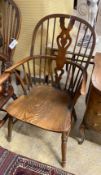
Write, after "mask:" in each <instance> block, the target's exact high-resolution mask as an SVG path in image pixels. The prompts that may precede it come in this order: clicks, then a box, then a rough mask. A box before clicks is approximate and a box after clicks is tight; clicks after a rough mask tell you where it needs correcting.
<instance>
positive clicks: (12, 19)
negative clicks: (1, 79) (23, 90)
mask: <svg viewBox="0 0 101 175" xmlns="http://www.w3.org/2000/svg"><path fill="white" fill-rule="evenodd" d="M20 25H21V17H20V11H19V8H18V7H17V5H16V4H15V2H14V1H13V0H1V1H0V67H1V71H0V73H1V74H2V73H3V72H4V71H5V69H6V68H8V67H9V66H11V65H12V58H13V54H14V50H15V47H14V48H13V49H11V48H10V47H9V45H10V44H11V42H12V41H13V40H14V39H16V40H17V39H18V37H19V32H20ZM7 86H8V82H6V83H5V84H4V86H3V88H4V89H5V91H6V89H7V88H8V87H7ZM3 92H4V91H3ZM13 93H14V91H13V88H11V89H10V91H8V96H7V97H6V93H5V94H3V93H2V92H1V93H0V110H3V109H2V108H3V106H4V105H5V104H6V103H7V101H8V100H9V99H10V98H11V97H12V95H13V97H14V94H13ZM6 119H7V117H5V118H4V119H3V120H0V127H1V126H2V125H3V124H4V123H5V121H6Z"/></svg>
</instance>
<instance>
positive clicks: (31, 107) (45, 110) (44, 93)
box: [6, 85, 71, 132]
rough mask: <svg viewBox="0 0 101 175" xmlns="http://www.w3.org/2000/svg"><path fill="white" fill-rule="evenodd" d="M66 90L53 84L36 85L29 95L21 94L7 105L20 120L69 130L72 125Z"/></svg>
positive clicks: (11, 113)
mask: <svg viewBox="0 0 101 175" xmlns="http://www.w3.org/2000/svg"><path fill="white" fill-rule="evenodd" d="M67 102H68V96H67V94H66V92H62V91H60V90H57V89H55V88H53V87H51V86H47V85H46V86H35V87H33V89H32V90H31V92H30V94H29V95H26V96H21V97H19V98H18V99H17V100H15V101H14V102H13V103H12V104H10V105H9V106H8V107H7V109H6V110H7V112H8V113H9V114H10V115H11V116H14V117H16V118H17V119H19V120H22V121H25V122H28V123H31V124H33V125H36V126H38V127H41V128H43V129H47V130H51V131H57V132H62V131H68V129H69V128H70V126H71V118H70V112H69V110H68V109H67Z"/></svg>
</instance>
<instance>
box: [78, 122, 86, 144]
mask: <svg viewBox="0 0 101 175" xmlns="http://www.w3.org/2000/svg"><path fill="white" fill-rule="evenodd" d="M79 131H80V136H81V138H80V139H79V140H78V144H80V145H81V144H82V143H83V142H84V140H85V126H84V124H81V126H80V129H79Z"/></svg>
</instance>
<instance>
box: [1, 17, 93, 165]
mask: <svg viewBox="0 0 101 175" xmlns="http://www.w3.org/2000/svg"><path fill="white" fill-rule="evenodd" d="M66 20H67V22H66ZM50 21H51V22H52V24H50ZM56 22H57V24H56ZM77 22H78V23H79V24H80V26H81V25H82V24H85V26H86V32H87V30H88V29H89V31H91V36H90V38H89V40H90V39H92V41H95V34H94V31H93V29H92V27H91V26H90V25H89V24H88V23H87V22H84V21H83V20H81V19H79V18H77V17H74V16H69V15H63V14H55V15H49V16H46V17H44V18H43V19H41V20H40V21H39V23H38V24H37V25H36V27H35V29H34V33H33V37H32V45H31V53H30V56H29V57H27V58H25V59H23V60H22V61H20V62H18V63H17V64H15V65H13V66H12V67H10V68H8V69H6V71H5V74H4V78H5V76H6V74H7V77H6V78H5V79H4V81H2V78H0V80H1V81H0V85H1V87H2V84H3V83H4V82H5V81H6V80H7V79H8V78H11V77H12V74H13V75H15V79H17V82H18V83H19V85H18V88H21V87H22V90H23V93H22V95H20V96H19V97H18V98H17V99H16V100H15V101H13V102H12V103H11V104H9V105H8V107H7V108H6V111H7V114H8V117H9V122H8V140H9V141H10V140H11V134H12V127H13V124H14V123H15V119H18V120H21V121H24V122H27V123H29V124H32V125H34V126H37V127H40V128H42V129H44V130H48V131H52V132H57V133H61V134H62V143H61V150H62V166H65V164H66V144H67V139H68V135H69V132H70V129H71V123H72V119H73V118H72V116H73V115H74V116H75V110H74V106H75V103H76V101H77V99H78V97H79V96H80V94H83V95H84V94H85V89H86V80H87V72H86V69H87V66H88V64H89V61H90V58H91V54H92V52H93V48H94V43H93V44H92V47H91V48H90V52H88V55H86V53H85V52H84V55H82V54H81V55H79V54H80V50H79V53H77V52H75V49H76V47H78V46H76V44H77V43H78V40H77V39H76V40H75V41H76V44H74V43H73V44H74V48H75V49H74V48H73V50H72V52H71V51H70V52H69V46H71V44H72V34H71V31H72V29H73V27H74V24H76V26H78V25H77ZM56 25H57V27H56ZM49 26H50V27H52V26H53V30H52V28H51V30H50V35H49V28H50V27H49ZM59 26H60V28H59ZM80 26H79V29H78V32H77V33H78V35H77V38H78V36H79V31H80ZM55 28H56V30H55ZM39 29H41V30H39ZM58 29H59V30H58ZM60 30H61V31H60ZM56 31H57V32H59V33H58V35H57V36H56V35H55V34H56ZM52 32H53V33H52ZM85 35H86V34H85ZM85 35H84V36H85ZM45 36H46V38H45ZM51 37H52V38H53V39H52V40H51ZM48 41H49V42H50V41H51V48H52V47H53V44H54V41H56V43H57V47H58V54H57V55H56V56H55V55H54V56H53V55H52V52H50V50H51V49H50V45H48V44H50V43H49V42H48ZM36 42H37V45H36ZM89 42H90V41H89ZM82 45H83V40H82V43H81V47H82V48H83V46H82ZM81 47H80V49H81ZM38 49H39V53H38ZM83 49H84V50H85V48H83ZM86 50H87V48H86ZM67 51H68V53H67ZM35 53H37V55H35ZM68 55H70V57H69V56H68ZM85 57H86V61H84V63H83V60H84V58H85ZM17 70H19V71H20V73H18V71H17ZM20 92H22V91H21V89H20ZM13 117H14V118H13ZM75 118H76V117H75Z"/></svg>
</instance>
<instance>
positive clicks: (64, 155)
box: [61, 131, 69, 167]
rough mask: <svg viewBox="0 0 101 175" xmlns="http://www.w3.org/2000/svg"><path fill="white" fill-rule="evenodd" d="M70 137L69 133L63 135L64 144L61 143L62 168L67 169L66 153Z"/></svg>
mask: <svg viewBox="0 0 101 175" xmlns="http://www.w3.org/2000/svg"><path fill="white" fill-rule="evenodd" d="M68 136H69V131H68V132H63V133H62V143H61V151H62V167H65V165H66V152H67V140H68Z"/></svg>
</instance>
